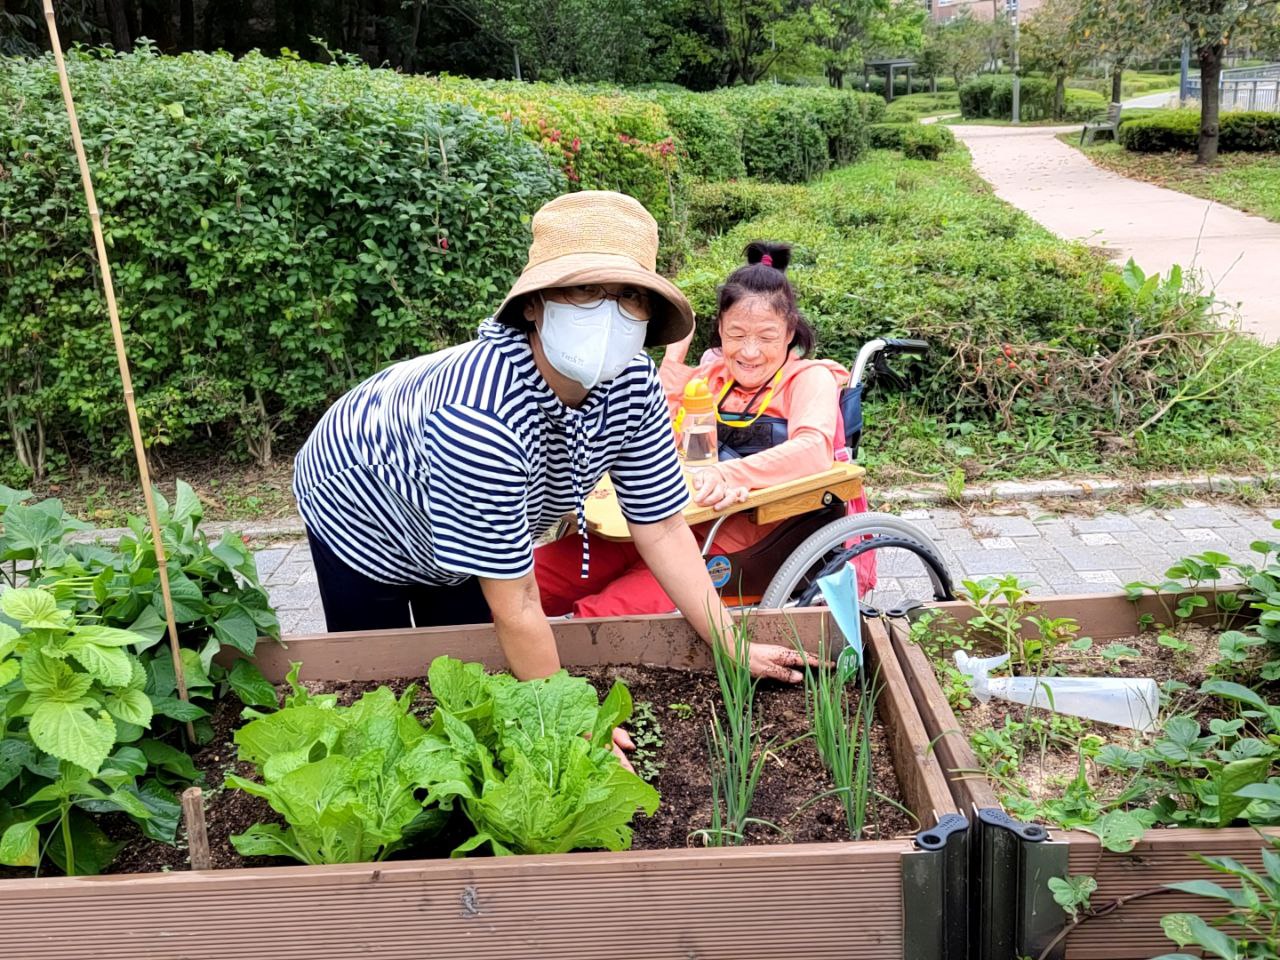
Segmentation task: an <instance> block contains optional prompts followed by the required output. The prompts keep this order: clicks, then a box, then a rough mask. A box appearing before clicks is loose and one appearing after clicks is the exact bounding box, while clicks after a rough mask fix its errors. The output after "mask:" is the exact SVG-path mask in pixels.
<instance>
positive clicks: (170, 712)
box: [151, 697, 209, 723]
mask: <svg viewBox="0 0 1280 960" xmlns="http://www.w3.org/2000/svg"><path fill="white" fill-rule="evenodd" d="M151 707H152V709H153V710H154V711H155V712H156V713H158V714H159V715H160V716H162V717H168V718H169V719H170V720H178V721H181V722H182V723H188V722H190V721H192V720H200V719H201V718H203V717H207V716H209V711H208V710H206V709H205V708H204V707H202V706H200V705H199V704H196V703H192V702H191V701H190V700H179V699H178V698H177V697H152V698H151Z"/></svg>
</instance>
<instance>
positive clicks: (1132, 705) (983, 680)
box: [955, 650, 1160, 733]
mask: <svg viewBox="0 0 1280 960" xmlns="http://www.w3.org/2000/svg"><path fill="white" fill-rule="evenodd" d="M955 660H956V666H957V667H958V668H959V670H960V672H961V673H963V674H966V675H968V676H969V677H971V678H972V679H973V695H974V696H975V697H977V698H978V699H979V700H981V701H982V702H983V703H986V702H987V701H988V700H989V699H991V698H992V697H997V698H999V699H1001V700H1008V701H1010V702H1011V703H1024V704H1027V705H1028V706H1032V707H1040V708H1041V709H1044V710H1052V711H1054V712H1055V713H1066V714H1070V715H1071V716H1073V717H1083V718H1085V719H1086V720H1096V721H1098V722H1099V723H1110V724H1113V725H1115V726H1117V727H1128V728H1130V729H1131V730H1138V731H1140V732H1142V733H1148V732H1150V731H1151V730H1154V729H1155V728H1156V721H1157V720H1158V719H1159V716H1160V688H1159V687H1158V686H1157V685H1156V682H1155V681H1154V680H1152V679H1150V678H1149V677H991V676H988V673H989V672H990V671H991V670H994V669H996V668H997V667H1001V666H1003V665H1004V664H1005V663H1006V662H1007V661H1008V660H1009V655H1008V654H1007V653H1006V654H1004V655H1003V656H1000V657H970V656H969V655H968V654H966V653H965V652H964V651H963V650H957V651H956V654H955Z"/></svg>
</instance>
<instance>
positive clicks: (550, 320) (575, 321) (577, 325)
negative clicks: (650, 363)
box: [538, 300, 649, 390]
mask: <svg viewBox="0 0 1280 960" xmlns="http://www.w3.org/2000/svg"><path fill="white" fill-rule="evenodd" d="M648 328H649V324H648V322H647V321H644V320H632V319H631V318H630V317H628V316H627V315H626V314H625V313H623V312H622V311H621V310H620V309H619V308H618V303H617V301H615V300H605V301H604V302H603V303H601V304H600V305H599V306H595V307H579V306H575V305H574V304H571V303H557V302H556V301H554V300H546V301H544V303H543V308H542V329H541V330H539V332H538V335H539V336H540V337H541V338H542V349H543V351H544V352H545V353H546V355H547V360H549V361H550V362H551V366H553V367H555V368H556V370H558V371H559V372H560V373H563V374H564V375H565V376H566V377H568V378H569V379H570V380H576V381H577V382H578V383H580V384H582V385H583V386H584V387H586V388H587V389H588V390H590V389H591V388H592V387H594V386H595V385H596V384H598V383H606V382H608V381H609V380H612V379H613V378H614V377H616V376H617V375H618V374H620V373H622V371H623V370H625V369H626V368H627V364H629V363H630V362H631V361H632V359H633V358H634V357H635V355H636V354H638V353H639V352H640V351H641V350H643V349H644V338H645V334H646V333H647V332H648Z"/></svg>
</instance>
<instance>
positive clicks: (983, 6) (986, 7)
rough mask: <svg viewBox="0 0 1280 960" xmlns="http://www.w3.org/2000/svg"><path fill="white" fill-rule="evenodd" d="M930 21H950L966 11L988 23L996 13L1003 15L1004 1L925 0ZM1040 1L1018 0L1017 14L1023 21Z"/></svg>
mask: <svg viewBox="0 0 1280 960" xmlns="http://www.w3.org/2000/svg"><path fill="white" fill-rule="evenodd" d="M927 2H928V6H929V17H930V19H933V20H936V21H938V22H943V21H946V20H950V19H951V18H952V17H955V16H959V15H960V13H961V12H963V11H966V10H967V11H968V12H969V13H970V15H972V16H973V17H974V18H975V19H977V20H985V21H987V22H988V23H989V22H990V21H992V20H994V19H995V16H996V13H997V11H998V12H999V13H1000V14H1002V15H1003V14H1004V9H1005V0H927ZM1041 2H1042V0H1019V2H1018V13H1019V15H1020V16H1021V17H1022V18H1023V19H1025V18H1026V17H1027V16H1029V15H1031V14H1033V13H1035V11H1036V8H1038V7H1039V6H1040V4H1041Z"/></svg>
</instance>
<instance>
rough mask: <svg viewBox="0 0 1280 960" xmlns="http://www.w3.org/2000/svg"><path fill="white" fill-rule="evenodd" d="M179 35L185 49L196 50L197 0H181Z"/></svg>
mask: <svg viewBox="0 0 1280 960" xmlns="http://www.w3.org/2000/svg"><path fill="white" fill-rule="evenodd" d="M178 36H179V43H181V45H182V49H183V50H194V49H195V48H196V2H195V0H179V3H178Z"/></svg>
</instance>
